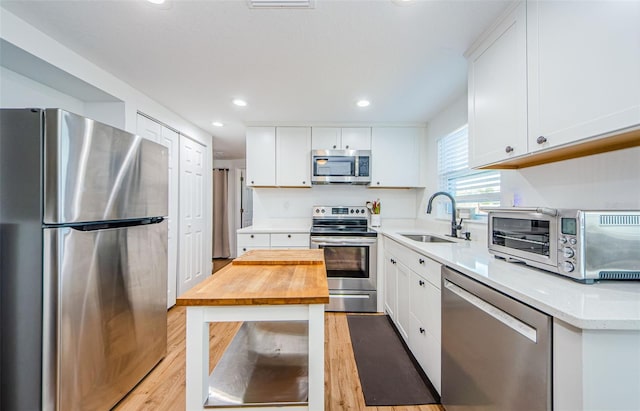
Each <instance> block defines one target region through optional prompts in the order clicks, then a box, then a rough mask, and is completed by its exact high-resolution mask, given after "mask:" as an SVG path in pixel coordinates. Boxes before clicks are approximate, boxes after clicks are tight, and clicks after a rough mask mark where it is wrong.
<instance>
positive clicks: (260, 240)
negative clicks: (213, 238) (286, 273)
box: [236, 233, 309, 257]
mask: <svg viewBox="0 0 640 411" xmlns="http://www.w3.org/2000/svg"><path fill="white" fill-rule="evenodd" d="M237 244H238V246H237V251H238V253H237V254H236V255H237V256H238V257H240V256H241V255H242V254H244V253H246V252H247V251H249V250H260V249H262V250H268V249H281V250H284V249H291V248H300V249H303V248H309V233H238V242H237Z"/></svg>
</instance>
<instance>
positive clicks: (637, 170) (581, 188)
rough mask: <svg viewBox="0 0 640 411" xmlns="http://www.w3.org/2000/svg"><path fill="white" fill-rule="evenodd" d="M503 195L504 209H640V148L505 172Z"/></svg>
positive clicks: (503, 173) (503, 175)
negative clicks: (518, 207) (517, 206)
mask: <svg viewBox="0 0 640 411" xmlns="http://www.w3.org/2000/svg"><path fill="white" fill-rule="evenodd" d="M501 192H502V205H504V206H511V205H514V203H515V205H520V206H544V207H552V208H582V209H587V210H588V209H592V210H595V209H635V210H637V209H640V147H634V148H628V149H625V150H618V151H612V152H609V153H602V154H597V155H592V156H588V157H581V158H576V159H572V160H565V161H560V162H557V163H551V164H543V165H540V166H536V167H529V168H523V169H520V170H505V171H503V172H502V188H501ZM514 200H515V201H514Z"/></svg>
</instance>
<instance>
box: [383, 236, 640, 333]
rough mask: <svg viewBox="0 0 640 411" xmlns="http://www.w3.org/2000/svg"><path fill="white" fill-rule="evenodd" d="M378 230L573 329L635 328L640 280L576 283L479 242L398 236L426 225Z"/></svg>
mask: <svg viewBox="0 0 640 411" xmlns="http://www.w3.org/2000/svg"><path fill="white" fill-rule="evenodd" d="M378 232H380V233H381V234H383V235H384V236H386V237H388V238H391V239H393V240H395V241H397V242H398V243H401V244H403V245H405V246H407V247H409V248H411V249H413V250H414V251H417V252H419V253H421V254H424V255H425V256H426V257H429V258H432V259H434V260H436V261H438V262H440V263H442V264H444V265H447V266H449V267H451V268H453V269H456V270H458V271H460V272H462V273H464V274H466V275H468V276H469V277H471V278H473V279H475V280H478V281H480V282H482V283H484V284H486V285H488V286H490V287H492V288H495V289H496V290H498V291H501V292H503V293H505V294H507V295H510V296H512V297H513V298H515V299H517V300H520V301H522V302H524V303H526V304H528V305H530V306H532V307H534V308H537V309H538V310H540V311H543V312H545V313H547V314H549V315H551V316H553V317H555V318H557V319H560V320H562V321H564V322H566V323H569V324H571V325H573V326H575V327H577V328H581V329H592V330H595V329H600V330H604V329H609V330H640V281H604V282H600V283H595V284H589V285H587V284H581V283H578V282H576V281H573V280H571V279H569V278H567V277H562V276H560V275H557V274H553V273H550V272H546V271H543V270H539V269H536V268H531V267H528V266H525V265H522V264H515V263H508V262H506V261H503V260H499V259H496V258H494V257H493V255H491V254H489V252H488V251H487V248H486V246H484V245H482V244H477V243H474V242H470V241H459V242H455V243H419V242H417V241H413V240H409V239H407V238H405V237H402V236H401V235H400V233H403V234H409V233H420V234H422V233H427V231H426V230H416V229H413V230H412V229H391V228H380V229H378ZM429 234H431V233H429Z"/></svg>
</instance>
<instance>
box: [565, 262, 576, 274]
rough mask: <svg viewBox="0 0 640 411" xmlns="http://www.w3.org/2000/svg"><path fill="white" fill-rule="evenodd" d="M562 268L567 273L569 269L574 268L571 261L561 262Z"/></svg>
mask: <svg viewBox="0 0 640 411" xmlns="http://www.w3.org/2000/svg"><path fill="white" fill-rule="evenodd" d="M562 269H563V270H564V271H566V272H568V273H570V272H571V271H573V270H574V269H575V267H574V265H573V263H571V262H569V261H565V262H564V263H563V264H562Z"/></svg>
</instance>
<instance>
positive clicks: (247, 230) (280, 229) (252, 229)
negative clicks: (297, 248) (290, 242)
mask: <svg viewBox="0 0 640 411" xmlns="http://www.w3.org/2000/svg"><path fill="white" fill-rule="evenodd" d="M310 230H311V227H310V226H307V227H303V226H300V225H291V226H283V225H281V224H278V225H275V224H274V225H263V226H249V227H244V228H241V229H239V230H237V231H236V232H237V233H238V234H264V233H276V234H280V233H292V234H293V233H296V234H297V233H302V234H309V231H310Z"/></svg>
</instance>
